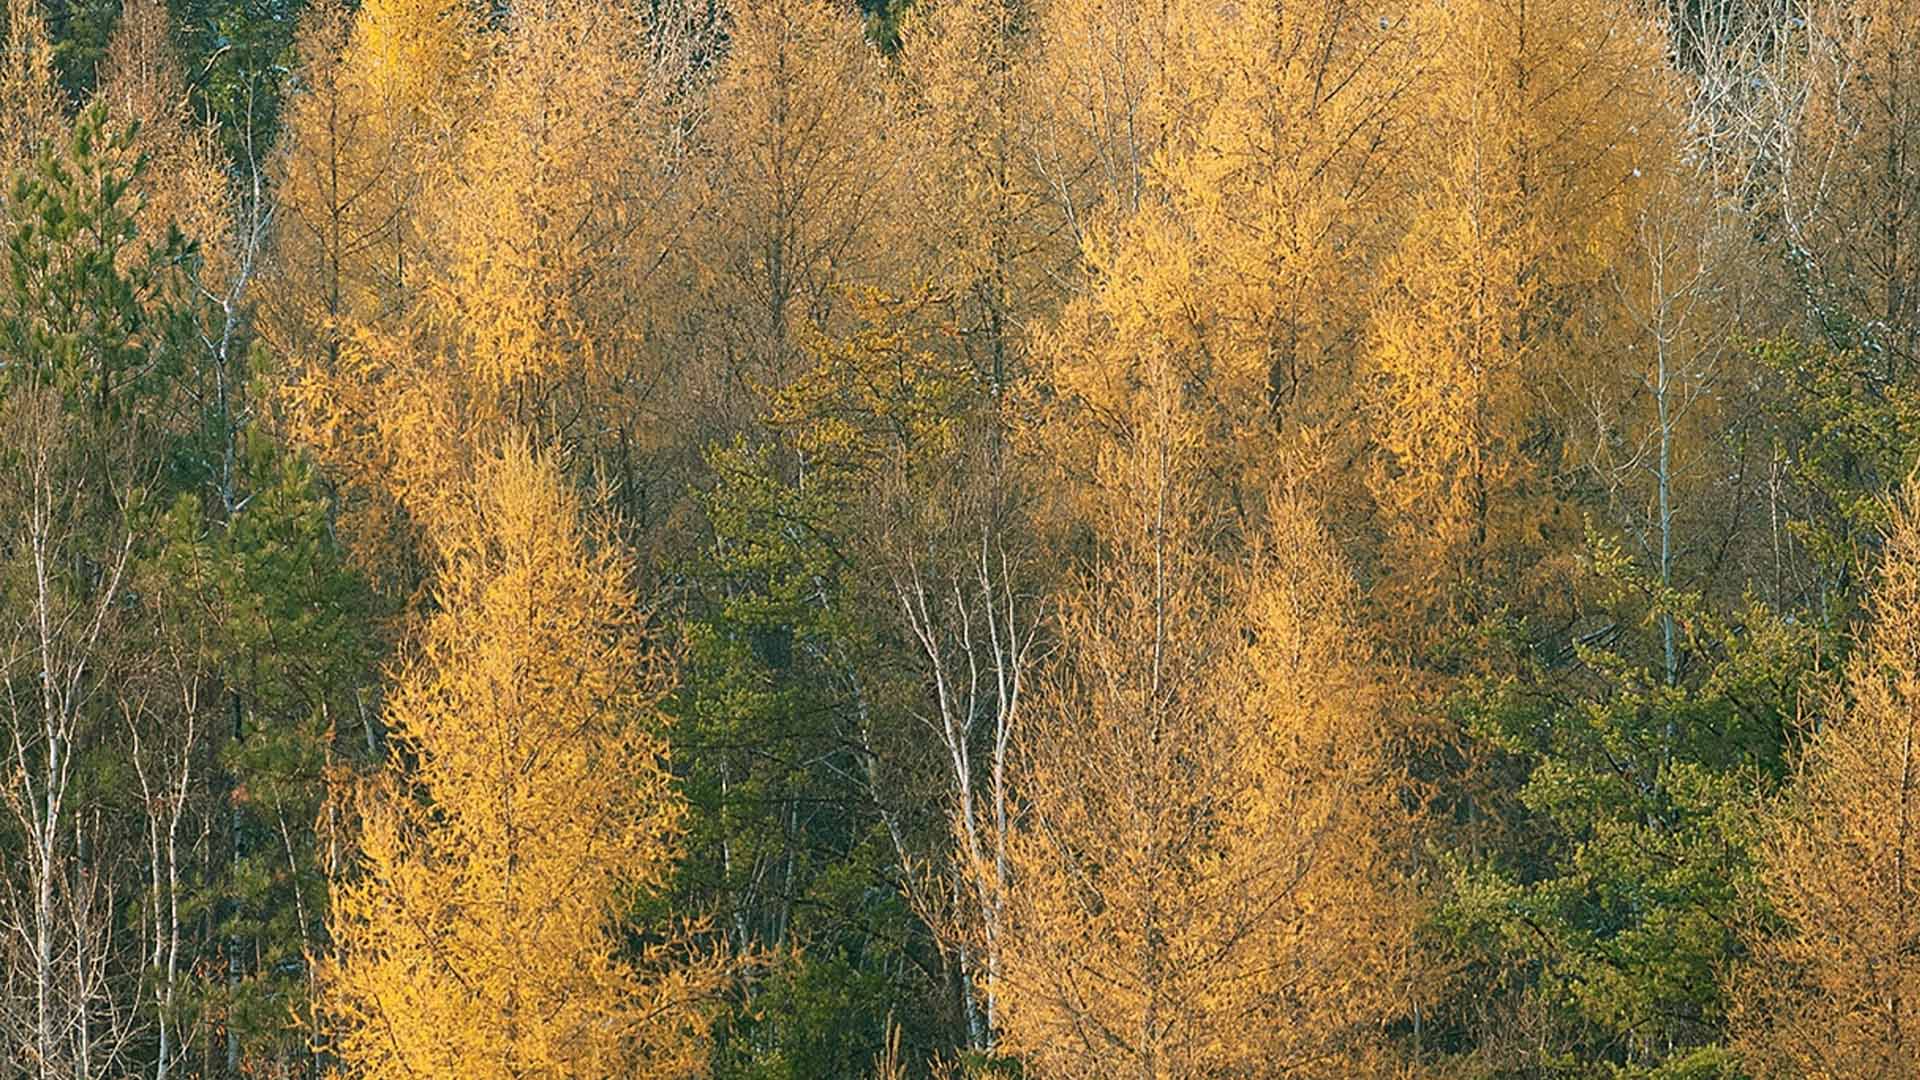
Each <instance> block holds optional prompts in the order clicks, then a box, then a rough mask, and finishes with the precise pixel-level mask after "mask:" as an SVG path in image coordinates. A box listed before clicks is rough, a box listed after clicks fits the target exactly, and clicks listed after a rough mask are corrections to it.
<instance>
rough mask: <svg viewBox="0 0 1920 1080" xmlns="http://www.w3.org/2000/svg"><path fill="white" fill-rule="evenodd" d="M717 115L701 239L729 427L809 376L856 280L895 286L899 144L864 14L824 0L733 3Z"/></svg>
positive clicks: (708, 329) (708, 318)
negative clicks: (817, 344)
mask: <svg viewBox="0 0 1920 1080" xmlns="http://www.w3.org/2000/svg"><path fill="white" fill-rule="evenodd" d="M729 15H730V16H731V21H730V23H729V24H728V48H727V53H726V56H725V58H724V60H723V61H722V67H721V70H720V74H719V76H718V78H717V80H716V81H715V83H714V86H713V90H712V99H711V101H712V105H711V109H710V111H709V113H708V116H707V127H708V143H707V147H706V149H705V154H704V155H703V156H705V157H706V158H707V159H708V160H709V162H710V168H711V173H710V179H709V182H710V183H711V185H712V188H711V194H710V196H708V198H707V199H706V200H705V205H706V215H707V216H708V219H709V220H708V221H707V223H706V224H707V229H706V230H703V233H702V234H701V235H700V236H699V243H700V245H701V247H700V249H699V250H698V251H697V252H696V258H697V260H698V280H699V282H700V284H701V286H702V288H703V289H704V290H706V291H707V292H708V294H709V299H708V300H707V303H706V305H705V306H703V308H702V310H701V311H700V312H699V313H698V315H697V317H698V318H700V319H702V320H703V325H702V331H703V333H704V334H705V335H706V340H708V341H710V342H712V344H711V345H709V346H708V348H709V350H710V352H711V356H712V362H713V363H714V364H715V365H716V370H714V371H712V372H711V373H709V378H711V379H713V380H714V387H713V389H712V390H711V391H706V390H704V389H702V388H700V387H698V386H696V387H695V391H696V392H711V393H712V394H713V395H714V397H713V401H714V403H715V405H716V407H717V408H719V409H720V410H721V412H720V413H719V417H718V419H719V421H720V423H721V427H720V430H722V431H725V430H737V429H738V427H739V425H741V424H743V423H746V422H747V421H748V420H749V419H750V418H751V415H752V413H751V412H748V413H747V414H746V415H744V416H743V415H741V412H740V407H741V405H743V404H745V405H751V404H752V403H753V402H754V401H755V400H756V396H757V393H758V391H759V389H760V388H763V387H778V386H780V385H782V384H784V383H785V381H786V380H787V379H789V378H791V377H792V376H793V375H794V374H795V372H796V371H797V370H798V368H799V365H800V362H801V359H802V357H803V355H804V353H803V348H804V344H805V341H806V337H805V335H806V334H807V333H808V332H810V331H813V330H816V329H826V328H829V327H830V326H831V325H833V323H834V318H835V315H836V313H837V312H838V311H839V310H840V309H841V307H842V295H843V292H844V291H845V290H846V289H847V288H848V287H849V286H855V285H859V284H872V283H876V282H877V281H880V280H884V278H883V277H882V274H881V270H882V268H883V267H884V266H886V264H887V262H888V256H889V254H890V252H889V251H888V248H887V245H888V244H889V243H890V236H891V234H890V233H889V232H888V231H887V229H886V225H887V223H888V217H887V213H886V212H887V210H888V207H889V205H890V201H891V199H892V197H893V195H892V191H891V185H892V184H893V183H894V181H895V179H896V173H897V171H898V170H897V167H896V164H895V162H896V160H897V157H898V153H899V152H898V150H896V149H895V148H894V147H893V146H892V145H891V142H892V140H891V139H890V137H889V135H888V125H887V122H886V120H885V114H884V112H883V99H882V93H883V88H882V83H881V74H882V72H881V67H880V59H879V57H878V56H877V55H875V53H874V50H873V48H872V46H870V45H869V44H868V43H867V40H866V36H865V34H864V33H863V32H862V30H861V26H860V22H859V20H858V19H857V18H855V17H854V16H853V15H852V14H850V13H848V12H845V11H842V10H838V9H836V8H835V7H834V6H833V5H832V4H830V3H827V2H826V0H773V2H771V3H753V4H743V5H740V6H739V7H737V8H734V9H731V10H730V11H729Z"/></svg>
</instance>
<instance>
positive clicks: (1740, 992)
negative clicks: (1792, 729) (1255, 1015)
mask: <svg viewBox="0 0 1920 1080" xmlns="http://www.w3.org/2000/svg"><path fill="white" fill-rule="evenodd" d="M1917 493H1920V489H1916V488H1914V487H1913V486H1912V485H1909V486H1908V489H1907V492H1906V494H1905V497H1904V499H1903V504H1902V506H1901V507H1900V508H1899V510H1898V512H1897V514H1896V516H1895V520H1894V525H1893V531H1892V535H1891V536H1890V537H1889V538H1888V541H1887V546H1886V551H1885V563H1884V565H1883V566H1882V568H1881V572H1880V580H1879V582H1878V583H1877V585H1876V587H1875V589H1874V592H1873V596H1872V600H1871V602H1870V603H1869V605H1868V610H1869V613H1870V616H1871V623H1870V624H1869V626H1868V628H1867V630H1866V634H1865V641H1864V648H1862V649H1861V650H1860V651H1859V652H1858V653H1857V654H1856V655H1855V656H1854V658H1853V659H1852V661H1851V662H1850V664H1849V665H1848V668H1847V680H1846V685H1845V687H1844V688H1843V689H1842V690H1840V691H1838V692H1837V693H1836V697H1835V700H1833V701H1832V702H1831V703H1830V705H1829V708H1828V710H1827V718H1826V721H1825V723H1824V724H1823V725H1822V726H1821V727H1820V728H1818V729H1817V730H1816V731H1815V733H1814V735H1813V738H1812V740H1811V742H1810V743H1809V744H1808V746H1807V749H1806V752H1805V756H1804V758H1803V759H1802V761H1801V764H1800V768H1799V770H1798V772H1797V774H1796V776H1795V778H1794V783H1793V786H1792V788H1791V789H1790V790H1789V791H1788V793H1787V795H1786V796H1785V797H1784V798H1783V800H1782V801H1781V802H1780V803H1779V804H1778V805H1777V806H1776V807H1775V808H1774V810H1773V812H1772V814H1771V816H1770V820H1769V821H1768V822H1767V833H1766V837H1765V839H1764V841H1763V843H1762V845H1761V849H1760V850H1761V855H1762V860H1763V867H1764V869H1763V874H1762V879H1763V881H1764V882H1765V885H1766V890H1767V896H1768V898H1769V899H1770V901H1771V905H1772V908H1773V911H1774V912H1775V913H1776V914H1777V916H1778V918H1779V920H1780V921H1781V923H1782V924H1783V926H1782V928H1781V930H1779V931H1775V930H1773V929H1772V928H1764V929H1763V930H1761V931H1759V932H1755V933H1753V934H1752V935H1750V942H1749V943H1750V945H1751V948H1752V950H1753V953H1752V960H1751V962H1750V963H1748V964H1747V965H1745V966H1743V967H1742V968H1741V969H1740V971H1739V972H1738V973H1737V975H1736V976H1735V977H1734V978H1732V979H1730V980H1729V983H1728V985H1729V988H1730V989H1731V991H1732V993H1733V997H1734V1005H1735V1008H1734V1027H1735V1030H1736V1031H1737V1032H1738V1035H1739V1045H1740V1047H1741V1049H1742V1051H1743V1053H1744V1056H1745V1058H1746V1061H1747V1063H1748V1065H1749V1067H1750V1068H1752V1069H1753V1070H1754V1071H1755V1073H1756V1074H1758V1075H1760V1076H1763V1077H1781V1078H1785V1077H1807V1078H1812V1080H1841V1078H1845V1080H1894V1078H1903V1077H1912V1076H1915V1075H1917V1073H1916V1069H1920V1056H1916V1052H1915V1051H1916V1047H1920V965H1916V964H1915V963H1914V961H1913V948H1914V942H1915V941H1916V940H1920V877H1916V871H1915V867H1916V866H1920V518H1916V516H1915V511H1916V504H1915V498H1916V494H1917Z"/></svg>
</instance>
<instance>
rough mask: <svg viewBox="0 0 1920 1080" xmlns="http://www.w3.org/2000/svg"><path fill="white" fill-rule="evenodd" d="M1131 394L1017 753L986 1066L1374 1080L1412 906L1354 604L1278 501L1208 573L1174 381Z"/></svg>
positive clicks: (1317, 534)
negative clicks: (991, 1062) (1085, 556)
mask: <svg viewBox="0 0 1920 1080" xmlns="http://www.w3.org/2000/svg"><path fill="white" fill-rule="evenodd" d="M1148 371H1149V373H1148V374H1147V375H1146V376H1145V377H1144V380H1143V381H1144V387H1143V395H1142V397H1143V400H1142V402H1141V405H1140V407H1138V408H1136V410H1135V411H1134V413H1133V419H1132V421H1131V424H1130V427H1129V429H1128V431H1127V433H1126V434H1125V435H1124V436H1121V437H1118V438H1115V439H1113V440H1112V441H1111V442H1109V443H1107V445H1106V446H1105V447H1104V448H1103V450H1102V451H1101V453H1100V454H1099V457H1098V466H1097V474H1096V476H1095V478H1094V480H1093V481H1092V484H1093V487H1094V489H1095V491H1094V493H1093V495H1092V496H1091V502H1092V504H1093V505H1094V506H1095V507H1096V508H1097V509H1095V510H1094V512H1093V513H1092V515H1091V518H1090V521H1091V529H1092V533H1093V537H1094V541H1095V543H1096V545H1097V552H1096V554H1095V555H1094V556H1093V560H1092V563H1091V565H1090V566H1089V567H1088V568H1087V569H1086V570H1085V571H1084V573H1083V575H1082V576H1081V578H1080V580H1079V582H1078V584H1077V585H1074V586H1072V587H1070V588H1069V589H1068V591H1067V594H1066V595H1065V596H1064V597H1063V598H1062V599H1060V601H1059V603H1058V608H1059V613H1058V617H1057V620H1056V632H1057V634H1058V637H1059V656H1058V661H1057V666H1056V667H1055V668H1054V669H1053V670H1052V671H1051V672H1049V673H1048V674H1047V676H1046V677H1045V678H1043V679H1042V680H1041V681H1040V682H1039V683H1038V684H1037V686H1036V689H1035V691H1034V698H1033V701H1032V704H1031V706H1030V711H1029V712H1028V713H1027V718H1026V720H1025V721H1024V722H1023V723H1022V724H1021V725H1020V727H1019V729H1018V732H1017V735H1018V737H1019V739H1020V751H1019V762H1020V768H1019V773H1018V781H1019V782H1018V788H1017V789H1018V791H1019V793H1020V794H1019V807H1020V810H1019V814H1018V816H1017V818H1016V820H1015V821H1014V824H1013V826H1012V835H1011V837H1010V838H1009V839H1008V843H1007V847H1008V853H1009V860H1010V863H1011V873H1010V876H1009V881H1010V884H1009V885H1008V899H1007V904H1006V914H1005V917H1004V926H1003V928H1002V950H1003V951H1002V956H1001V964H1000V976H999V979H998V981H997V984H996V989H997V991H998V996H999V1002H1000V1020H1001V1026H1002V1031H1003V1035H1004V1039H1003V1046H1004V1047H1005V1049H1007V1050H1008V1051H1009V1052H1012V1053H1015V1054H1017V1055H1019V1056H1020V1057H1021V1058H1022V1059H1023V1061H1024V1062H1025V1065H1026V1068H1027V1069H1028V1070H1029V1071H1028V1075H1031V1076H1035V1077H1040V1078H1052V1077H1089V1078H1090V1077H1109V1076H1137V1077H1142V1078H1174V1077H1193V1078H1199V1077H1210V1076H1222V1075H1281V1074H1284V1075H1289V1076H1327V1077H1335V1076H1339V1077H1345V1076H1354V1075H1379V1074H1380V1072H1379V1071H1380V1070H1382V1069H1386V1068H1389V1065H1388V1063H1387V1062H1386V1061H1385V1060H1384V1059H1383V1057H1382V1056H1381V1055H1383V1054H1384V1052H1385V1051H1384V1047H1385V1046H1386V1045H1387V1044H1386V1042H1385V1040H1384V1039H1383V1037H1382V1026H1383V1025H1384V1024H1385V1023H1386V1022H1388V1020H1389V1019H1390V1018H1391V1017H1392V1016H1394V1015H1396V1012H1397V1010H1398V1009H1400V1008H1401V1007H1402V1006H1404V1004H1405V1003H1406V1001H1407V998H1406V996H1405V995H1406V994H1407V993H1408V990H1409V984H1408V981H1407V979H1408V973H1409V972H1410V971H1411V970H1412V969H1411V967H1410V966H1409V961H1410V959H1411V946H1410V928H1411V918H1410V915H1411V908H1410V907H1409V905H1408V896H1409V894H1408V893H1407V891H1406V890H1405V889H1404V887H1403V886H1402V885H1401V884H1399V882H1401V881H1402V880H1403V879H1401V878H1400V877H1399V874H1398V869H1399V868H1397V867H1396V865H1395V858H1394V856H1393V855H1392V854H1391V851H1390V844H1389V843H1388V842H1387V840H1386V838H1387V836H1388V835H1389V834H1390V831H1391V829H1392V828H1393V826H1392V822H1394V821H1395V820H1403V817H1402V813H1401V811H1400V809H1399V808H1398V805H1397V803H1396V800H1395V795H1394V789H1393V786H1392V775H1393V773H1392V769H1391V768H1390V766H1389V764H1388V759H1387V755H1386V754H1385V752H1384V749H1383V747H1384V743H1385V740H1386V737H1387V732H1386V725H1387V723H1388V717H1389V713H1390V709H1389V697H1388V695H1387V693H1386V691H1385V689H1384V687H1383V686H1382V684H1381V682H1380V681H1379V676H1378V673H1377V669H1376V666H1375V658H1374V657H1373V655H1372V653H1371V650H1370V649H1369V648H1368V646H1367V645H1366V644H1365V641H1366V634H1365V632H1364V630H1363V629H1362V627H1361V626H1360V625H1359V621H1358V620H1359V614H1358V612H1359V599H1358V595H1357V590H1356V588H1355V586H1354V584H1353V583H1352V581H1351V580H1350V579H1349V577H1348V576H1347V573H1346V571H1345V570H1344V568H1342V566H1341V565H1340V561H1339V558H1338V556H1337V555H1336V554H1335V551H1334V548H1333V545H1332V542H1331V541H1330V540H1329V538H1328V537H1327V536H1326V535H1325V533H1324V532H1323V531H1322V530H1321V529H1320V527H1319V525H1318V524H1317V522H1316V520H1315V519H1314V516H1313V514H1312V513H1311V512H1310V511H1309V510H1308V509H1307V508H1306V506H1305V505H1303V504H1302V503H1300V502H1298V501H1296V500H1295V499H1293V498H1291V497H1280V498H1276V500H1275V501H1274V505H1273V507H1272V508H1271V509H1270V510H1269V511H1268V512H1267V513H1266V514H1264V515H1262V516H1263V517H1265V518H1266V519H1267V521H1268V524H1267V526H1266V528H1265V529H1264V530H1263V532H1262V533H1261V537H1260V539H1259V540H1258V541H1257V542H1256V543H1255V545H1254V547H1253V553H1252V554H1251V555H1250V556H1248V557H1246V558H1243V559H1235V558H1232V557H1231V556H1228V557H1224V558H1223V557H1222V556H1221V555H1220V554H1219V552H1218V551H1217V549H1216V546H1215V545H1217V544H1218V543H1219V534H1220V533H1221V532H1222V531H1223V526H1224V525H1225V522H1224V521H1223V517H1224V508H1222V507H1220V506H1218V505H1217V504H1216V503H1215V502H1214V501H1213V500H1212V499H1210V498H1209V497H1208V496H1207V494H1206V485H1205V484H1203V483H1202V482H1201V481H1200V479H1199V477H1198V476H1196V472H1197V471H1198V468H1199V466H1200V458H1199V455H1198V454H1197V453H1196V451H1197V449H1198V442H1199V438H1200V429H1199V428H1198V427H1197V426H1196V425H1194V424H1193V423H1192V422H1191V418H1190V417H1189V416H1188V415H1187V414H1186V409H1185V407H1184V405H1183V404H1182V403H1181V400H1180V399H1181V398H1182V396H1183V390H1182V382H1183V378H1182V373H1181V372H1180V371H1179V370H1178V369H1177V368H1175V367H1174V366H1173V365H1170V364H1162V365H1158V366H1156V367H1152V368H1150V369H1148Z"/></svg>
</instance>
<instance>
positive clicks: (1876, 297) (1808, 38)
mask: <svg viewBox="0 0 1920 1080" xmlns="http://www.w3.org/2000/svg"><path fill="white" fill-rule="evenodd" d="M1795 40H1796V41H1798V42H1800V43H1802V44H1803V45H1804V48H1802V49H1799V50H1791V51H1789V53H1788V56H1789V58H1790V59H1789V60H1788V61H1786V62H1785V63H1784V64H1783V67H1784V70H1782V71H1780V72H1778V73H1775V78H1778V79H1781V80H1784V81H1785V82H1786V84H1787V85H1786V86H1785V87H1783V89H1784V90H1785V91H1786V92H1787V93H1789V94H1792V95H1793V96H1794V97H1795V98H1796V99H1798V100H1802V101H1803V102H1804V103H1803V104H1802V106H1801V107H1800V108H1799V109H1798V110H1797V111H1796V112H1795V113H1794V114H1793V117H1792V123H1791V128H1790V130H1789V132H1788V134H1787V142H1788V145H1789V147H1790V149H1789V151H1788V152H1786V153H1782V154H1780V155H1779V156H1780V158H1781V159H1782V164H1781V165H1780V166H1779V167H1780V170H1781V174H1782V175H1781V177H1780V183H1779V185H1778V190H1779V194H1780V197H1781V203H1782V205H1781V206H1780V210H1781V212H1782V217H1783V219H1784V220H1783V224H1784V226H1785V233H1786V237H1785V238H1786V240H1787V242H1788V245H1789V254H1790V256H1791V257H1792V258H1793V260H1794V261H1795V262H1796V263H1797V264H1798V265H1797V267H1796V269H1798V270H1799V271H1801V272H1802V274H1803V275H1804V276H1805V278H1806V280H1807V281H1808V283H1809V284H1810V285H1811V286H1812V287H1813V289H1814V290H1815V295H1813V296H1812V297H1811V300H1812V302H1813V305H1814V312H1813V313H1814V315H1815V317H1816V321H1817V323H1818V324H1819V325H1821V326H1822V327H1823V328H1826V329H1836V328H1844V329H1843V330H1842V332H1843V333H1844V334H1845V335H1846V336H1847V337H1849V338H1851V339H1852V340H1850V341H1849V342H1847V343H1848V344H1858V345H1861V346H1864V347H1865V348H1866V349H1867V350H1868V351H1869V352H1870V353H1871V354H1873V355H1874V357H1875V359H1876V364H1875V370H1876V374H1877V375H1878V377H1880V378H1882V379H1888V380H1903V379H1911V378H1912V377H1913V375H1914V365H1915V364H1916V362H1920V195H1917V194H1916V192H1920V171H1917V169H1920V167H1917V166H1916V163H1915V159H1914V156H1913V152H1912V148H1913V147H1914V145H1915V144H1916V141H1920V6H1916V5H1914V4H1912V3H1909V2H1907V0H1814V2H1811V3H1808V4H1806V5H1804V15H1803V22H1802V24H1801V30H1800V33H1799V34H1798V35H1796V39H1795ZM1802 94H1803V95H1804V97H1801V95H1802Z"/></svg>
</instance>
